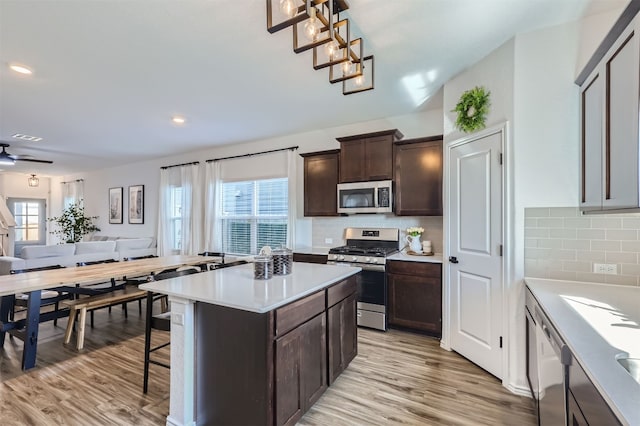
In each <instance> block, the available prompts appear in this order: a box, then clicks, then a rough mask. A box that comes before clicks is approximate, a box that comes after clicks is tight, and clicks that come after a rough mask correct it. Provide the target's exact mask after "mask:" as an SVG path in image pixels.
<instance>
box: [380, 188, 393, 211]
mask: <svg viewBox="0 0 640 426" xmlns="http://www.w3.org/2000/svg"><path fill="white" fill-rule="evenodd" d="M378 207H391V197H389V188H378Z"/></svg>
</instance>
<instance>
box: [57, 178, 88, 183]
mask: <svg viewBox="0 0 640 426" xmlns="http://www.w3.org/2000/svg"><path fill="white" fill-rule="evenodd" d="M73 182H84V179H76V180H70V181H69V182H60V183H61V184H65V183H73Z"/></svg>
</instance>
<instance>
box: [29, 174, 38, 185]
mask: <svg viewBox="0 0 640 426" xmlns="http://www.w3.org/2000/svg"><path fill="white" fill-rule="evenodd" d="M27 182H28V183H29V186H30V187H32V188H35V187H37V186H38V185H40V179H38V178H37V177H36V175H35V174H32V175H31V177H30V178H29V179H27Z"/></svg>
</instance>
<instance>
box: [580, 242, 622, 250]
mask: <svg viewBox="0 0 640 426" xmlns="http://www.w3.org/2000/svg"><path fill="white" fill-rule="evenodd" d="M587 250H588V249H587ZM591 250H593V251H620V241H607V240H591Z"/></svg>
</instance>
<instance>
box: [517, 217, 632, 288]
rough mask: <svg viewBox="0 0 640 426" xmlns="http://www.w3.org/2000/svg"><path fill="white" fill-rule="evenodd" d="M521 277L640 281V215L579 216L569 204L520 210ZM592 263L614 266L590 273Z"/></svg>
mask: <svg viewBox="0 0 640 426" xmlns="http://www.w3.org/2000/svg"><path fill="white" fill-rule="evenodd" d="M524 234H525V247H524V256H525V261H524V268H525V275H527V276H531V277H540V278H554V279H566V280H578V281H587V282H600V283H609V284H620V285H634V286H638V285H640V240H639V238H640V214H615V215H589V216H583V215H582V214H581V213H580V211H579V209H577V208H575V207H568V208H563V207H552V208H530V209H525V229H524ZM594 263H609V264H614V265H616V266H617V274H596V273H594V272H593V267H594Z"/></svg>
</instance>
